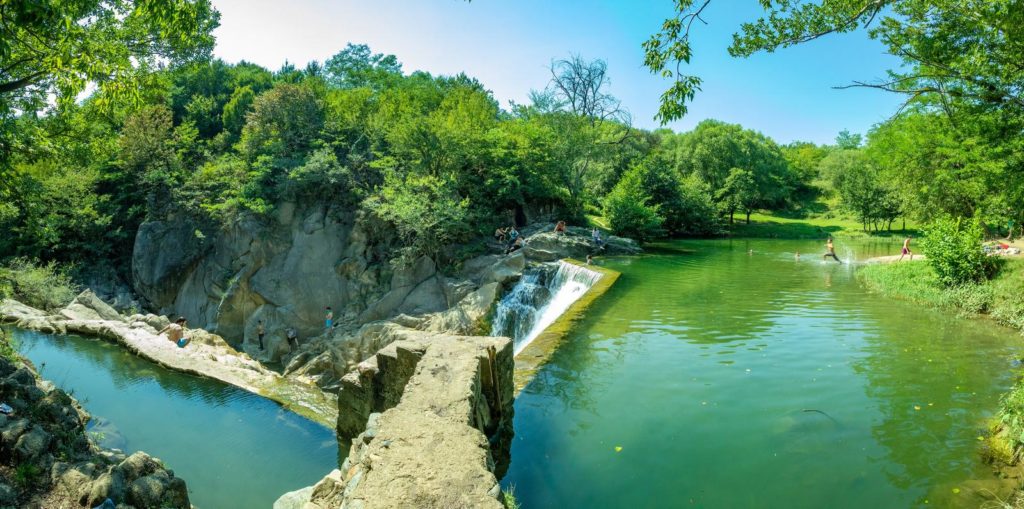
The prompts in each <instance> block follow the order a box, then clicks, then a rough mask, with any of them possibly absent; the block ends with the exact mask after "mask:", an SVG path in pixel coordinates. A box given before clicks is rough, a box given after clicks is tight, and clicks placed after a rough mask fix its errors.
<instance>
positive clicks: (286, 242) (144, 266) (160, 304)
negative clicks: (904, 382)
mask: <svg viewBox="0 0 1024 509" xmlns="http://www.w3.org/2000/svg"><path fill="white" fill-rule="evenodd" d="M388 232H389V229H387V228H384V227H383V226H382V225H379V224H375V223H373V222H372V219H364V218H362V217H356V216H355V215H353V214H352V213H347V212H336V211H333V210H329V209H328V208H326V207H321V206H316V207H309V208H300V207H297V206H296V205H295V204H294V203H283V204H281V205H279V206H278V209H277V213H276V217H275V218H274V219H273V220H270V221H262V220H257V219H255V218H248V219H244V220H242V221H239V222H238V223H236V224H234V225H232V226H231V227H229V228H227V229H225V230H222V231H218V232H211V233H209V235H204V234H200V235H198V236H197V234H196V229H195V227H194V226H192V225H189V224H188V223H187V222H181V223H171V222H151V223H146V224H144V225H142V227H140V228H139V232H138V235H137V236H136V240H135V248H134V250H133V253H132V275H133V283H134V287H135V289H136V291H137V292H138V293H139V295H140V296H141V297H142V298H143V299H144V300H145V301H146V303H147V304H148V305H149V306H150V308H152V309H153V310H155V311H156V312H158V313H161V314H174V315H182V316H185V317H186V318H188V319H189V321H190V322H192V323H193V324H196V325H198V326H200V327H203V328H205V329H207V330H210V331H212V332H215V333H217V334H220V335H221V336H223V337H225V338H227V339H228V340H229V341H231V342H232V343H235V344H237V343H238V342H240V341H241V340H242V339H243V338H254V337H255V327H256V323H257V320H261V319H262V320H263V321H264V324H265V326H266V330H267V336H268V338H277V337H278V336H280V337H281V338H283V337H284V335H283V331H284V329H285V328H287V327H289V326H291V327H295V328H297V329H298V331H299V333H300V335H301V336H302V337H310V336H316V335H318V334H320V333H322V332H323V316H324V307H325V306H331V307H332V308H333V309H334V314H335V317H336V320H337V321H339V322H344V321H355V320H361V321H362V322H368V321H373V320H376V319H379V318H384V317H387V316H390V314H391V313H392V312H393V311H395V310H398V309H401V308H403V307H404V308H407V309H412V308H420V307H424V306H426V308H427V309H428V310H431V311H436V310H438V309H442V308H443V307H442V306H444V305H445V304H446V303H445V301H444V300H443V299H440V300H436V301H435V299H433V298H431V297H434V296H437V295H439V294H440V293H441V292H440V291H439V286H440V285H442V284H443V282H442V281H439V280H438V279H437V277H436V276H437V273H436V268H435V267H434V266H433V262H430V261H429V259H427V260H420V261H417V263H416V264H414V266H413V267H411V268H408V269H402V270H393V269H392V268H391V265H390V264H389V263H388V261H389V259H390V258H391V251H392V250H391V245H392V244H393V240H392V239H391V238H390V237H389V236H388V235H389V234H388ZM172 246H173V248H172ZM411 294H415V297H414V298H413V299H412V300H411V301H409V302H406V299H405V297H408V296H409V295H411ZM385 297H387V299H386V302H380V301H381V300H382V299H384V298H385ZM371 310H372V311H371Z"/></svg>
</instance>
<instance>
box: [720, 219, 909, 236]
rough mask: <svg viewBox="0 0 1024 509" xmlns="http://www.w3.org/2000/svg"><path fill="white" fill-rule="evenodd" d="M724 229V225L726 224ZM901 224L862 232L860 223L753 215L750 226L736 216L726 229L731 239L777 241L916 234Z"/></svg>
mask: <svg viewBox="0 0 1024 509" xmlns="http://www.w3.org/2000/svg"><path fill="white" fill-rule="evenodd" d="M727 226H728V225H727ZM902 226H903V222H902V221H897V222H895V223H894V224H893V230H892V231H891V232H889V231H879V232H873V231H872V232H864V231H863V230H862V228H861V224H860V223H859V222H858V221H856V220H853V219H847V218H822V217H817V218H788V217H783V216H779V215H771V214H761V213H754V214H751V215H750V224H746V216H744V215H740V214H737V215H736V222H735V223H734V224H733V225H732V226H730V227H729V231H730V234H731V235H732V236H734V237H759V238H764V237H768V238H779V239H819V238H822V237H824V236H826V235H832V236H836V237H866V236H892V235H903V234H905V233H907V232H910V233H912V234H913V233H916V232H915V231H914V228H915V227H916V225H915V224H913V223H911V222H907V231H906V232H905V231H902V230H900V229H899V228H901V227H902Z"/></svg>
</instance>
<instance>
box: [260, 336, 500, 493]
mask: <svg viewBox="0 0 1024 509" xmlns="http://www.w3.org/2000/svg"><path fill="white" fill-rule="evenodd" d="M393 334H395V335H396V336H397V337H398V338H399V339H397V340H396V341H394V342H393V343H391V344H390V345H388V346H387V347H385V348H384V349H383V350H381V351H380V352H378V353H377V354H375V355H374V356H372V357H371V358H370V359H367V360H366V361H365V362H363V363H360V364H359V365H358V366H357V368H356V369H355V370H353V371H352V372H351V373H349V374H347V375H346V376H345V377H344V379H343V382H342V389H341V391H340V393H339V406H340V408H341V409H342V411H341V412H340V414H339V420H338V435H339V439H341V440H342V441H343V442H342V445H349V446H350V449H349V455H348V457H347V458H346V459H345V460H344V462H343V464H342V466H341V469H339V470H335V471H334V472H331V473H330V474H329V475H327V477H325V478H324V479H323V480H322V481H320V482H319V483H318V484H317V485H316V486H314V487H312V489H310V488H306V489H304V490H299V491H296V492H292V493H288V494H286V495H285V496H283V497H281V499H280V500H278V502H277V503H276V504H275V505H274V507H275V508H276V509H288V508H302V509H328V508H330V509H336V508H356V507H359V508H364V509H369V508H393V507H420V508H449V507H474V508H476V507H482V508H487V507H490V508H495V509H497V508H501V507H503V505H502V504H501V503H500V502H499V501H498V497H500V496H501V489H500V486H499V485H498V478H499V477H500V476H502V475H503V472H504V469H505V468H507V463H508V451H509V445H510V442H511V438H512V412H513V409H512V397H513V396H512V393H513V389H512V370H513V365H514V360H513V355H512V342H511V341H510V340H509V339H507V338H491V337H467V336H451V335H440V334H432V333H429V332H424V331H415V330H410V329H402V330H396V331H393Z"/></svg>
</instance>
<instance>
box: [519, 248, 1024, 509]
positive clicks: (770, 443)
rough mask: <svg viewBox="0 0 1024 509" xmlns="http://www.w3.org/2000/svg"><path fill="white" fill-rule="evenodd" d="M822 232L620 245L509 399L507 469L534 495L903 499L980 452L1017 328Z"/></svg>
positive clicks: (803, 503) (970, 470)
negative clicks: (557, 341) (909, 297)
mask: <svg viewBox="0 0 1024 509" xmlns="http://www.w3.org/2000/svg"><path fill="white" fill-rule="evenodd" d="M819 244H820V242H817V241H813V242H789V241H787V242H779V241H760V242H758V241H752V242H750V243H730V242H728V241H709V242H690V243H681V245H683V246H685V247H686V248H689V249H691V250H692V251H693V252H690V253H686V254H663V253H657V254H653V255H647V256H643V257H639V258H632V259H625V260H623V261H622V262H621V263H619V261H618V260H614V259H610V260H608V262H607V263H608V264H609V265H610V266H611V268H613V269H617V270H620V271H622V272H623V276H622V277H621V278H620V280H619V281H620V282H619V283H616V285H615V286H614V287H613V288H612V289H611V290H610V291H609V292H608V293H606V294H605V297H604V298H602V299H601V300H600V301H598V303H597V305H596V306H594V307H592V308H591V309H590V311H589V312H588V314H587V317H586V318H585V319H584V320H583V321H581V322H580V325H579V326H578V328H577V329H576V331H575V332H574V333H572V334H570V336H569V338H568V340H567V341H566V342H565V343H564V346H563V347H562V349H561V350H559V351H558V352H556V353H555V355H554V356H553V358H552V360H551V363H550V364H549V365H548V366H546V367H545V368H544V369H543V370H541V372H540V373H539V374H538V376H537V378H536V379H535V380H534V383H533V384H531V385H530V386H529V387H528V388H527V389H526V391H524V392H523V394H522V395H521V396H520V398H519V399H518V400H517V402H516V440H515V442H514V444H513V449H512V465H511V467H510V470H509V473H508V475H507V476H506V478H505V480H503V483H504V484H505V485H506V486H508V485H510V484H518V485H519V490H518V492H519V493H520V494H521V497H520V500H521V501H522V502H524V506H525V507H552V506H556V507H564V508H575V507H581V508H582V507H596V506H600V507H618V506H623V507H625V506H659V507H678V506H689V505H699V506H704V507H753V506H757V507H766V506H784V507H872V506H875V507H908V506H915V505H917V504H919V503H920V501H921V500H923V499H924V498H925V497H926V496H928V494H929V492H930V490H931V489H932V488H933V487H934V486H938V485H942V484H944V483H949V482H951V481H953V480H959V479H964V478H969V477H971V476H973V475H975V472H977V471H978V470H979V469H981V470H983V469H984V467H983V466H982V465H980V464H979V463H978V461H977V459H978V458H977V455H976V442H977V440H976V438H975V437H976V433H975V432H976V427H977V425H978V423H979V421H980V419H982V418H983V417H984V415H985V413H986V412H987V411H989V410H991V409H992V408H994V407H995V401H996V399H997V395H998V394H999V393H1000V392H1001V391H1002V390H1004V389H1005V388H1006V387H1007V386H1008V384H1009V382H1010V380H1009V377H1010V375H1009V372H1008V370H1007V369H1006V368H1007V362H1006V360H1005V359H1006V355H1008V353H1009V352H1010V351H1012V350H1013V349H1014V348H1015V347H1016V338H1015V337H1013V336H1007V337H1002V336H1000V335H999V334H996V333H993V332H992V331H989V330H984V328H982V327H977V326H976V323H977V322H965V321H962V320H959V319H957V318H955V317H944V316H942V315H941V314H939V313H929V312H924V311H922V310H921V309H918V308H916V307H912V306H909V305H906V304H904V303H901V302H894V301H887V300H883V299H880V298H878V297H876V296H873V295H871V294H868V293H867V292H866V291H864V289H863V288H861V287H860V286H859V284H858V283H857V279H856V270H855V266H853V265H852V264H844V265H839V264H836V263H834V262H833V263H831V264H824V263H821V261H820V255H819V256H818V259H814V257H813V256H811V255H810V254H809V253H817V252H819V251H820V245H819ZM889 244H890V243H881V244H864V245H861V244H844V247H850V248H852V249H853V250H854V252H853V253H852V254H850V257H851V258H854V257H855V258H861V259H862V258H866V257H870V256H875V255H880V254H890V253H889V251H891V249H892V246H891V245H889ZM748 246H749V247H748ZM897 248H898V245H897ZM748 249H753V251H754V252H753V254H752V255H749V254H747V253H748V251H747V250H748ZM795 251H800V252H801V253H804V256H805V257H806V259H805V260H801V261H800V262H797V263H793V260H794V257H793V252H795ZM854 255H855V256H854ZM738 484H742V486H743V489H737V485H738Z"/></svg>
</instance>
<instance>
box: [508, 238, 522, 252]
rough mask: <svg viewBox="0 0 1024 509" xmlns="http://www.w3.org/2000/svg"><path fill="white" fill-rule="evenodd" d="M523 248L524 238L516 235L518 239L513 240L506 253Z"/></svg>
mask: <svg viewBox="0 0 1024 509" xmlns="http://www.w3.org/2000/svg"><path fill="white" fill-rule="evenodd" d="M522 248H523V238H522V237H516V240H513V241H512V244H511V245H509V246H508V248H506V249H505V254H506V255H507V254H509V253H513V252H515V251H518V250H520V249H522Z"/></svg>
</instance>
